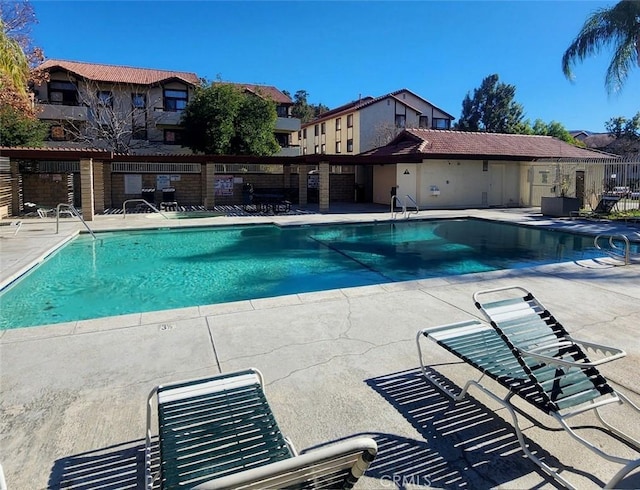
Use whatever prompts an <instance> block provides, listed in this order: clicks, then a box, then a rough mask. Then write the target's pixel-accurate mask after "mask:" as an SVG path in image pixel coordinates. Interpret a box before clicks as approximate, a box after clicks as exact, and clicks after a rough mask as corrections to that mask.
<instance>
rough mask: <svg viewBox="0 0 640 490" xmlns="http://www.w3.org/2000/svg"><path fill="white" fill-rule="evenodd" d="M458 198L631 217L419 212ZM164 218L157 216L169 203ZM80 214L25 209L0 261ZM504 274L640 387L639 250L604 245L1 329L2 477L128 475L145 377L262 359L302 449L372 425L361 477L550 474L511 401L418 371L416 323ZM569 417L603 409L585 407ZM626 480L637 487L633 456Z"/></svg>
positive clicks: (30, 248) (98, 481)
mask: <svg viewBox="0 0 640 490" xmlns="http://www.w3.org/2000/svg"><path fill="white" fill-rule="evenodd" d="M466 216H476V217H482V218H487V219H496V220H501V221H510V222H518V223H526V224H531V225H536V226H544V227H550V228H557V229H565V230H567V231H572V232H580V233H589V234H598V233H601V232H602V233H607V234H611V233H626V234H632V233H633V232H637V231H638V228H637V227H636V228H633V227H626V226H625V225H615V224H611V223H607V222H594V221H581V220H576V221H571V220H562V219H544V218H542V217H541V216H540V215H539V210H538V212H536V210H526V209H525V210H522V209H517V210H516V209H509V210H462V211H427V212H421V213H420V217H424V218H432V217H433V218H435V217H438V218H444V217H466ZM388 218H389V213H388V212H387V213H344V214H343V213H332V214H325V215H320V214H309V215H297V216H276V217H234V218H231V217H229V218H227V217H220V218H206V219H205V218H203V219H197V220H175V222H172V223H170V225H171V226H194V225H209V224H235V223H256V222H278V223H281V224H303V223H318V222H325V223H326V222H351V221H353V222H355V221H371V220H374V219H376V220H383V219H388ZM158 223H159V221H158V220H157V218H156V219H153V218H149V217H148V216H147V215H128V216H127V218H126V219H123V218H122V216H98V217H97V219H96V220H95V221H94V222H92V223H91V227H92V228H93V229H94V230H109V229H123V228H142V227H158ZM161 226H167V224H165V222H164V220H163V221H162V225H161ZM81 228H82V227H81V225H80V224H79V223H78V222H77V221H72V220H69V219H66V220H61V228H60V230H61V233H60V234H55V220H40V219H34V220H29V219H25V220H23V226H22V229H21V230H20V232H19V233H18V234H17V235H16V236H15V237H14V236H7V235H3V236H2V238H1V241H0V247H1V249H0V250H1V257H2V276H1V277H0V279H1V280H2V282H3V283H4V282H5V281H6V280H8V279H9V278H11V277H15V276H16V275H18V274H20V273H21V271H23V270H24V269H26V268H28V267H29V266H30V264H31V263H33V262H34V261H37V260H39V258H41V257H42V256H44V255H46V254H47V253H48V252H49V251H50V250H52V249H53V248H54V247H55V246H56V245H57V244H58V243H59V242H60V241H61V240H65V239H68V237H72V236H74V234H75V233H76V232H77V231H78V230H80V229H81ZM510 284H517V285H521V286H523V287H526V288H527V289H529V290H531V291H532V292H533V293H534V294H535V295H536V296H537V297H538V298H539V299H540V300H541V301H542V302H543V303H544V304H545V305H546V306H547V307H548V308H549V309H550V310H551V311H552V312H553V313H555V315H556V316H557V317H558V318H559V320H560V321H561V322H562V323H563V324H564V325H565V326H566V327H567V329H568V330H569V331H570V332H571V333H572V334H574V335H575V336H576V337H577V338H580V339H584V340H591V341H594V342H599V343H604V344H609V345H612V346H616V347H621V348H623V349H625V350H626V351H627V356H626V357H625V358H623V359H621V360H618V361H615V362H613V363H610V364H605V365H603V366H602V367H601V371H602V372H603V374H604V375H605V376H606V377H607V378H608V379H609V380H610V381H611V382H612V384H613V385H614V386H615V387H616V388H619V389H620V391H622V392H623V393H625V394H626V395H628V396H629V397H630V398H631V399H632V400H633V401H634V402H635V403H636V404H640V369H639V365H640V338H639V335H638V334H639V330H640V265H638V264H632V265H628V266H624V267H620V266H614V265H613V263H612V262H611V261H609V260H598V261H591V260H589V261H584V262H580V263H563V264H555V265H547V266H542V267H536V268H530V269H518V270H509V271H497V272H491V273H481V274H470V275H465V276H456V277H446V278H437V279H428V280H421V281H410V282H402V283H390V284H382V285H377V286H369V287H361V288H351V289H342V290H333V291H324V292H318V293H304V294H297V295H290V296H283V297H278V298H266V299H259V300H252V301H240V302H236V303H226V304H219V305H203V306H199V307H192V308H183V309H179V310H167V311H159V312H149V313H142V314H132V315H125V316H120V317H110V318H102V319H96V320H90V321H79V322H70V323H64V324H58V325H52V326H45V327H29V328H22V329H15V330H6V331H0V423H1V427H0V463H1V464H2V465H3V467H4V471H5V474H6V478H7V484H8V486H9V489H40V488H86V489H88V488H113V489H115V488H138V487H139V484H140V482H141V481H142V480H141V478H142V469H143V459H144V458H143V452H142V448H143V447H144V431H145V409H146V398H147V395H148V393H149V391H150V390H151V388H152V387H153V386H155V385H157V384H160V383H163V382H169V381H174V380H179V379H184V378H191V377H198V376H204V375H208V374H211V373H217V372H220V371H232V370H236V369H242V368H244V367H248V366H253V367H256V368H258V369H260V370H261V371H262V372H263V374H264V376H265V381H266V391H267V396H268V398H269V401H270V404H271V407H272V409H273V411H274V413H275V415H276V417H277V419H278V421H279V425H280V427H281V428H282V430H283V432H284V433H285V434H286V435H287V436H289V437H290V438H291V439H292V441H293V442H294V444H295V445H296V447H297V448H298V449H299V450H304V449H309V448H312V447H316V446H319V445H323V444H325V443H328V442H335V441H338V440H340V439H342V438H345V437H349V436H352V435H361V434H366V435H371V436H372V437H374V438H375V439H376V441H377V442H378V445H379V454H378V457H377V458H376V460H375V461H374V463H373V465H372V467H371V468H370V470H369V472H368V473H367V476H366V477H365V478H364V479H362V480H361V482H360V483H359V487H360V488H372V489H373V488H427V487H428V486H431V487H435V488H443V487H444V488H458V487H463V488H464V487H466V488H473V489H476V488H494V487H502V488H536V487H541V488H554V487H555V486H557V485H556V484H555V483H553V481H552V480H551V479H550V478H549V477H547V476H546V475H544V474H543V473H542V472H541V471H540V470H538V468H537V467H536V466H535V465H534V464H533V463H532V462H531V461H529V460H527V459H526V458H525V457H524V456H523V455H522V452H521V451H520V450H519V446H518V444H517V441H516V438H515V435H514V433H513V431H512V425H511V422H510V420H509V419H508V414H507V413H505V410H504V409H502V408H499V406H498V405H497V404H496V403H495V402H493V401H492V400H491V399H489V398H488V397H486V396H485V395H483V394H482V393H479V392H472V393H471V395H472V397H470V398H468V399H467V400H466V401H463V402H460V403H458V404H456V405H454V404H453V403H450V402H448V401H447V399H445V398H444V396H443V395H441V394H440V393H439V392H438V391H436V390H435V389H434V388H433V386H431V385H430V384H428V383H426V382H425V381H424V380H423V378H421V377H420V376H419V372H418V368H419V363H418V358H417V351H416V347H415V334H416V331H417V330H418V329H419V328H423V327H426V326H432V325H438V324H442V323H450V322H454V321H459V320H464V319H466V318H471V317H479V312H478V311H477V310H476V308H475V307H474V305H473V302H472V299H471V295H472V294H473V292H475V291H477V290H479V289H485V288H490V287H498V286H503V285H510ZM37 306H38V305H34V307H37ZM430 356H431V359H432V362H433V363H434V364H435V366H434V368H435V369H436V370H438V371H439V372H441V373H442V374H443V375H445V376H447V377H448V378H449V379H451V380H452V382H454V383H455V384H456V385H458V386H461V385H462V384H464V382H465V381H466V380H467V379H469V378H476V379H477V371H475V370H474V369H472V368H470V367H468V366H466V365H464V364H463V363H460V362H458V360H457V359H456V358H454V357H452V356H450V355H448V354H446V353H445V352H444V350H443V349H438V348H434V349H432V350H431V351H430ZM486 384H487V385H488V386H495V385H494V384H493V383H492V382H490V381H487V382H486ZM496 391H498V392H500V393H503V391H501V390H499V389H497V390H496ZM516 403H517V402H516ZM517 405H518V406H519V407H521V408H522V410H523V412H524V413H525V414H529V415H530V416H531V417H533V418H534V419H538V420H539V422H540V424H542V425H534V424H533V423H531V422H530V421H529V420H527V418H526V417H522V416H520V420H521V426H522V427H524V428H526V430H525V431H524V435H525V437H526V438H527V440H528V442H529V444H530V446H531V448H532V449H533V450H534V451H536V453H537V454H538V457H542V458H543V459H544V460H546V461H548V462H549V463H550V464H551V465H552V466H555V467H559V468H561V471H562V474H563V475H564V476H565V477H566V478H567V479H568V480H569V481H571V482H572V483H573V484H574V485H575V486H576V487H578V488H595V487H597V486H601V485H603V483H604V482H606V481H607V480H608V479H609V478H611V476H613V474H614V473H615V472H616V471H617V470H618V469H619V468H620V465H617V464H614V463H608V462H606V461H605V460H603V459H602V458H598V457H596V456H595V455H594V454H592V453H591V452H590V451H588V450H587V449H586V448H585V447H583V446H581V445H579V444H577V443H576V442H575V441H573V440H572V439H570V437H569V436H568V435H567V434H566V433H564V431H559V430H557V426H556V425H555V424H554V423H553V421H552V420H551V419H549V418H547V417H546V416H543V415H542V414H540V413H538V412H535V411H533V410H532V409H530V407H529V406H528V405H525V404H524V403H517ZM616 408H617V407H616ZM619 408H620V409H617V410H615V411H609V410H607V413H609V412H611V415H610V417H611V418H612V420H613V421H619V423H620V425H622V426H624V427H626V428H628V430H629V432H631V433H632V434H634V435H635V436H636V437H637V438H638V437H640V417H638V416H637V415H636V414H634V413H633V412H630V411H627V410H626V409H625V407H619ZM577 422H578V423H579V424H584V425H585V426H590V425H592V424H593V425H595V419H594V418H592V417H585V418H584V419H582V418H580V419H578V420H577ZM585 431H586V432H587V433H588V434H587V435H589V436H590V437H592V438H594V439H595V440H596V441H598V443H599V444H600V445H601V447H602V448H604V449H611V450H615V451H616V452H618V453H619V454H621V455H623V456H627V457H630V456H633V454H634V453H633V451H631V450H630V449H628V448H627V447H626V446H623V445H621V444H618V443H616V442H615V441H611V440H609V439H607V438H605V437H602V434H600V433H599V432H598V431H596V430H594V429H585ZM636 457H638V456H636ZM624 486H625V487H626V488H638V487H640V475H639V474H638V472H636V474H635V475H633V476H631V477H630V478H629V479H628V480H627V481H626V482H625V485H624Z"/></svg>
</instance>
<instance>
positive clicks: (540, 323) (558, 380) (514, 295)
mask: <svg viewBox="0 0 640 490" xmlns="http://www.w3.org/2000/svg"><path fill="white" fill-rule="evenodd" d="M473 298H474V302H475V304H476V306H477V308H478V309H480V310H481V311H482V313H483V314H484V315H485V317H486V318H487V320H488V321H489V322H490V323H486V322H482V321H480V320H477V319H474V320H469V321H465V322H459V323H453V324H448V325H441V326H437V327H429V328H425V329H422V330H420V331H419V332H418V334H417V338H416V342H417V346H418V353H419V357H420V364H421V366H422V371H423V374H424V375H425V377H426V378H427V379H428V380H429V381H431V382H432V383H433V384H434V385H436V386H437V387H439V388H440V389H441V390H442V391H443V392H445V393H446V394H448V395H449V396H450V397H451V398H453V399H454V400H455V401H459V400H462V399H463V398H464V397H465V396H466V393H467V391H468V390H469V388H470V387H472V386H473V387H476V388H478V389H480V390H482V391H483V392H484V393H485V394H487V395H488V396H489V397H490V398H492V399H493V400H495V401H496V402H498V403H500V404H501V405H502V406H504V408H506V409H507V411H508V412H509V414H510V415H511V418H512V420H513V424H514V430H515V432H516V435H517V437H518V441H519V443H520V447H521V449H522V450H523V452H524V453H525V454H526V456H527V457H528V458H529V459H531V461H533V462H534V463H535V464H537V465H538V466H539V467H540V468H542V469H543V470H544V471H545V472H546V473H547V474H549V475H550V476H552V477H553V478H555V479H556V480H557V481H558V482H559V483H561V484H562V485H564V486H566V487H568V488H573V486H572V485H571V484H570V483H569V482H568V481H567V480H566V479H564V478H563V477H562V476H561V475H560V474H559V473H558V472H557V471H556V470H554V469H552V468H551V467H549V466H548V465H547V464H546V463H544V462H543V461H542V460H540V459H539V458H537V457H536V456H535V455H534V454H533V453H532V452H531V451H530V450H529V448H528V447H527V445H526V444H525V441H524V438H523V435H522V432H521V430H520V426H519V424H518V418H517V416H516V410H515V408H514V406H513V405H512V403H511V398H512V397H513V396H514V395H518V396H519V397H520V398H522V399H523V400H524V401H526V402H527V403H529V404H530V405H532V406H533V407H535V408H536V409H538V410H540V411H542V412H543V413H546V414H548V415H550V416H552V417H553V418H554V419H555V420H556V421H557V422H558V423H559V424H560V426H561V427H562V428H563V429H564V430H565V431H567V432H568V434H569V435H570V436H571V437H573V439H575V440H576V441H578V442H580V443H581V444H582V445H584V446H586V447H587V448H589V449H590V450H591V451H593V452H594V453H595V454H597V455H598V456H600V457H602V458H604V459H606V460H608V461H612V462H614V463H619V464H622V465H623V467H622V469H620V471H618V472H617V473H616V474H615V475H614V476H613V477H612V478H611V480H610V481H609V482H608V483H607V488H611V487H615V486H616V485H617V484H618V483H619V482H620V481H621V480H622V479H623V478H624V477H625V476H627V475H628V474H629V473H631V472H632V471H633V470H635V469H637V468H639V467H640V457H638V458H637V459H629V458H623V457H620V456H617V455H613V454H609V453H606V452H605V451H603V450H602V449H601V448H600V447H598V446H596V445H595V444H592V443H591V442H589V441H588V440H586V439H585V438H583V437H582V436H581V435H578V434H577V433H576V432H575V430H574V428H573V427H571V426H570V425H569V423H568V422H567V420H568V419H569V418H571V417H573V416H576V415H578V414H581V413H585V412H589V411H594V412H595V414H596V416H597V418H598V420H600V422H602V424H603V425H604V428H605V431H606V432H607V433H608V434H609V435H611V436H613V437H614V438H617V439H622V440H624V441H625V442H626V443H627V445H628V446H629V447H631V448H633V449H634V450H635V451H636V452H637V453H638V456H640V441H637V440H635V439H633V438H632V437H631V436H629V435H627V434H625V433H624V432H623V431H621V430H619V429H617V428H616V427H613V426H612V425H611V424H609V423H608V422H606V421H605V420H604V419H603V417H602V415H601V413H600V412H599V408H600V407H603V406H605V405H610V404H622V403H626V404H628V405H629V406H630V407H631V408H632V409H634V410H635V411H636V412H640V408H639V407H637V406H636V405H635V404H634V403H633V402H631V400H629V399H628V398H627V397H626V396H624V395H623V394H622V393H620V392H618V391H616V390H615V389H614V388H613V387H612V386H611V385H610V384H609V383H608V381H607V380H606V379H605V378H604V377H603V376H602V375H601V374H600V373H599V372H598V370H597V366H599V365H601V364H603V363H605V362H610V361H613V360H615V359H619V358H621V357H624V356H625V352H624V351H622V350H620V349H616V348H613V347H607V346H604V345H599V344H594V343H591V342H582V341H578V340H575V339H573V338H572V337H571V336H570V335H569V334H568V333H567V331H566V330H565V329H564V327H563V326H562V325H561V324H560V323H559V322H558V321H557V320H556V319H555V318H554V317H553V315H551V314H550V313H549V311H548V310H547V309H546V308H545V307H544V306H543V305H542V304H541V303H540V302H539V301H538V300H537V299H536V298H535V297H534V296H533V295H532V294H531V293H530V292H529V291H527V290H526V289H524V288H520V287H517V286H516V287H507V288H497V289H489V290H485V291H479V292H477V293H475V294H474V296H473ZM487 298H488V299H489V300H487ZM424 339H426V340H430V341H433V342H435V343H437V344H438V345H440V346H441V347H443V348H445V349H446V350H448V351H449V352H451V353H452V354H454V355H456V356H457V357H459V358H460V359H462V360H463V361H465V362H466V363H467V364H469V365H471V366H473V367H475V368H476V369H478V370H479V371H480V372H481V373H482V375H483V376H484V375H487V376H489V377H490V378H492V379H494V380H495V381H497V382H498V383H499V384H500V385H502V386H503V387H504V388H506V389H507V390H508V393H507V395H506V396H505V397H504V398H501V397H499V396H498V395H496V394H494V393H493V392H492V391H490V390H489V389H487V388H486V387H485V386H483V385H481V384H480V383H479V381H476V380H469V381H468V382H467V383H466V384H465V386H464V388H463V389H462V390H461V391H459V392H454V391H453V390H452V389H451V388H450V387H449V386H445V385H444V384H443V383H441V382H440V380H439V378H438V377H437V376H435V375H433V374H432V372H431V370H429V369H427V367H426V365H425V362H424V356H423V349H422V347H421V340H424ZM587 351H589V352H591V353H594V354H596V353H598V355H599V358H598V360H596V361H591V360H590V359H589V358H588V357H587V354H586V352H587Z"/></svg>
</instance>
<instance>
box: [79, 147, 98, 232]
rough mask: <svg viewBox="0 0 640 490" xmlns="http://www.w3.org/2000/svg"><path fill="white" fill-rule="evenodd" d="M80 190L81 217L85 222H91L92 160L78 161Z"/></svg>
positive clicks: (92, 202)
mask: <svg viewBox="0 0 640 490" xmlns="http://www.w3.org/2000/svg"><path fill="white" fill-rule="evenodd" d="M80 189H81V192H82V217H83V218H84V220H85V221H93V213H94V203H95V200H94V192H93V160H92V159H91V158H83V159H81V160H80Z"/></svg>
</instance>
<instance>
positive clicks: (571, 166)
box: [359, 129, 618, 209]
mask: <svg viewBox="0 0 640 490" xmlns="http://www.w3.org/2000/svg"><path fill="white" fill-rule="evenodd" d="M359 156H361V157H363V158H371V159H373V160H374V161H375V162H385V161H388V162H389V164H386V163H382V164H378V165H374V166H372V169H373V177H372V194H373V197H372V200H373V202H377V203H381V204H389V203H390V199H391V194H392V192H394V193H395V194H396V195H397V196H398V198H399V199H400V201H401V202H402V203H403V204H405V205H406V204H409V205H410V204H411V203H416V204H417V205H418V206H419V207H420V208H421V209H425V208H464V207H491V206H505V207H513V206H539V205H540V203H541V198H542V197H545V196H553V195H555V194H559V193H560V187H561V185H566V187H567V189H565V190H566V191H567V192H568V193H569V194H570V195H572V196H573V197H576V198H578V199H580V200H582V201H583V203H584V201H585V199H589V201H591V198H592V196H587V194H588V192H590V190H589V189H590V188H591V187H593V188H594V189H595V188H596V187H597V188H598V189H601V187H602V182H603V180H604V179H605V175H606V172H607V168H608V165H610V164H612V163H613V162H616V161H617V160H618V157H617V156H615V155H610V154H607V153H603V152H598V151H593V150H589V149H586V148H579V147H576V146H573V145H570V144H568V143H566V142H564V141H562V140H559V139H557V138H553V137H551V136H533V135H522V134H499V133H476V132H464V131H450V130H445V131H442V130H432V129H406V130H404V131H403V132H402V133H400V134H399V135H398V136H397V137H396V138H394V139H393V140H392V141H390V142H389V143H388V144H387V145H384V146H381V147H379V148H375V149H372V150H369V151H366V152H363V153H361V155H359ZM559 162H563V163H562V165H559ZM392 189H393V191H392ZM593 197H597V196H593Z"/></svg>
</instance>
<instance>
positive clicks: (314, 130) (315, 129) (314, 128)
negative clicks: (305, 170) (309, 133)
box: [313, 124, 318, 153]
mask: <svg viewBox="0 0 640 490" xmlns="http://www.w3.org/2000/svg"><path fill="white" fill-rule="evenodd" d="M313 135H314V136H318V125H317V124H316V125H315V126H314V127H313ZM316 153H318V152H316Z"/></svg>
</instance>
